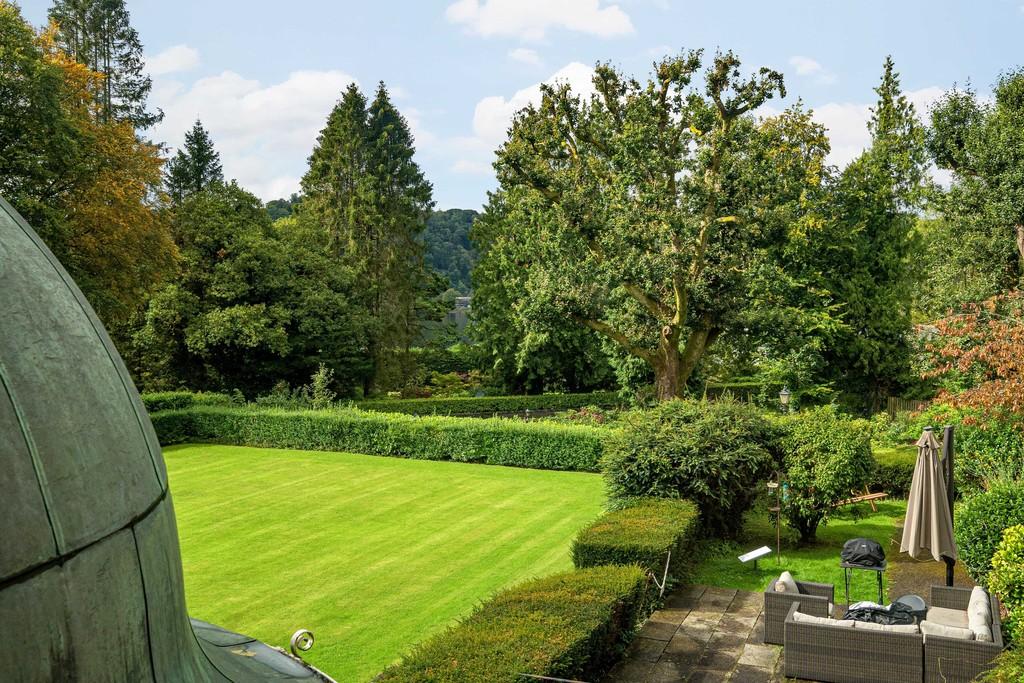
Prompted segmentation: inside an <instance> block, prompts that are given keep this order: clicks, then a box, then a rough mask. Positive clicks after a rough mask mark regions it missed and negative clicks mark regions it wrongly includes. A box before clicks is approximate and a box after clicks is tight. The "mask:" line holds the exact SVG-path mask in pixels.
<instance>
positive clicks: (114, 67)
mask: <svg viewBox="0 0 1024 683" xmlns="http://www.w3.org/2000/svg"><path fill="white" fill-rule="evenodd" d="M49 17H50V20H51V21H53V22H55V23H56V24H57V26H58V32H57V40H58V44H59V46H60V48H61V49H63V50H64V51H65V52H67V53H68V54H69V55H71V56H72V57H74V58H75V59H76V60H77V61H79V62H81V63H82V64H85V65H86V66H88V67H89V68H90V69H91V70H92V71H95V72H97V73H100V74H103V76H104V78H103V80H102V81H101V82H99V84H98V86H97V87H96V88H95V91H94V93H93V95H94V97H95V99H96V102H97V103H98V104H99V105H100V117H101V120H102V121H103V122H104V123H106V122H109V121H131V123H132V125H133V126H134V127H135V128H136V130H145V129H146V128H149V127H151V126H152V125H153V124H155V123H159V122H160V121H161V120H162V119H163V116H164V115H163V112H161V111H159V110H158V111H157V112H155V113H153V112H150V111H148V110H147V108H146V99H147V98H148V97H149V91H150V90H151V89H152V87H153V83H152V81H151V79H150V77H149V76H148V75H147V74H146V73H145V71H144V70H143V69H144V67H145V62H144V59H143V54H142V42H141V41H140V40H139V34H138V31H136V30H135V29H134V28H133V27H132V25H131V15H130V14H129V12H128V8H127V7H125V4H124V0H54V3H53V7H52V8H50V13H49Z"/></svg>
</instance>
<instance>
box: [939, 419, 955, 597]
mask: <svg viewBox="0 0 1024 683" xmlns="http://www.w3.org/2000/svg"><path fill="white" fill-rule="evenodd" d="M942 455H943V458H942V464H943V465H944V466H945V468H946V497H947V498H948V499H949V523H950V524H953V496H954V494H955V493H956V489H955V484H954V482H953V427H952V426H951V425H946V426H945V427H943V428H942ZM942 561H943V562H945V563H946V585H947V586H952V585H953V565H955V564H956V560H954V559H953V558H951V557H946V556H945V555H943V556H942Z"/></svg>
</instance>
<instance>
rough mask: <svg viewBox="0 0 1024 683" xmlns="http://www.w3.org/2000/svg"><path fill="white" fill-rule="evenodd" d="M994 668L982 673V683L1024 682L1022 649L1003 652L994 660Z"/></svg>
mask: <svg viewBox="0 0 1024 683" xmlns="http://www.w3.org/2000/svg"><path fill="white" fill-rule="evenodd" d="M995 663H996V665H995V668H993V669H989V670H988V671H986V672H985V673H983V674H982V675H981V676H980V677H979V678H978V680H979V681H982V682H983V683H1020V682H1021V681H1024V648H1022V647H1020V646H1017V647H1016V648H1011V649H1009V650H1004V651H1003V652H1002V653H1001V654H1000V655H999V656H998V657H996V660H995Z"/></svg>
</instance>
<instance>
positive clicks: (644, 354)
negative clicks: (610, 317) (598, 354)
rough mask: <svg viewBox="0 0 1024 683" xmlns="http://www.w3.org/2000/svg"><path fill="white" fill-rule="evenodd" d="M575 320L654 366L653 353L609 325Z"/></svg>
mask: <svg viewBox="0 0 1024 683" xmlns="http://www.w3.org/2000/svg"><path fill="white" fill-rule="evenodd" d="M573 319H574V320H576V321H577V322H578V323H580V324H582V325H586V326H587V327H589V328H590V329H592V330H594V331H595V332H599V333H600V334H603V335H604V336H606V337H608V338H609V339H611V340H612V341H614V342H615V343H616V344H618V345H619V346H621V347H622V348H623V349H625V350H626V351H627V352H628V353H630V354H631V355H634V356H636V357H637V358H640V359H642V360H645V361H647V362H648V363H650V364H651V365H653V364H654V352H653V351H651V350H649V349H645V348H643V347H642V346H637V345H636V344H634V343H633V342H631V341H630V340H629V338H628V337H627V336H626V335H624V334H622V333H621V332H619V331H618V330H616V329H615V328H613V327H612V326H611V325H609V324H608V323H604V322H601V321H600V320H593V319H591V318H581V317H578V316H573Z"/></svg>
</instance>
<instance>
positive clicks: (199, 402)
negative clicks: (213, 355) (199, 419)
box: [142, 391, 231, 413]
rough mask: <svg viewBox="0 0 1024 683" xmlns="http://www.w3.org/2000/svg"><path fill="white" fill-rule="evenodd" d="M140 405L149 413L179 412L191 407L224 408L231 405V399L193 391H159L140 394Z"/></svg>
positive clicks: (225, 396) (221, 395) (225, 395)
mask: <svg viewBox="0 0 1024 683" xmlns="http://www.w3.org/2000/svg"><path fill="white" fill-rule="evenodd" d="M142 405H144V406H146V410H147V411H148V412H150V413H156V412H159V411H161V410H181V409H182V408H191V407H193V406H226V405H231V397H230V396H228V395H227V394H216V393H209V392H193V391H159V392H154V393H149V394H142Z"/></svg>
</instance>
